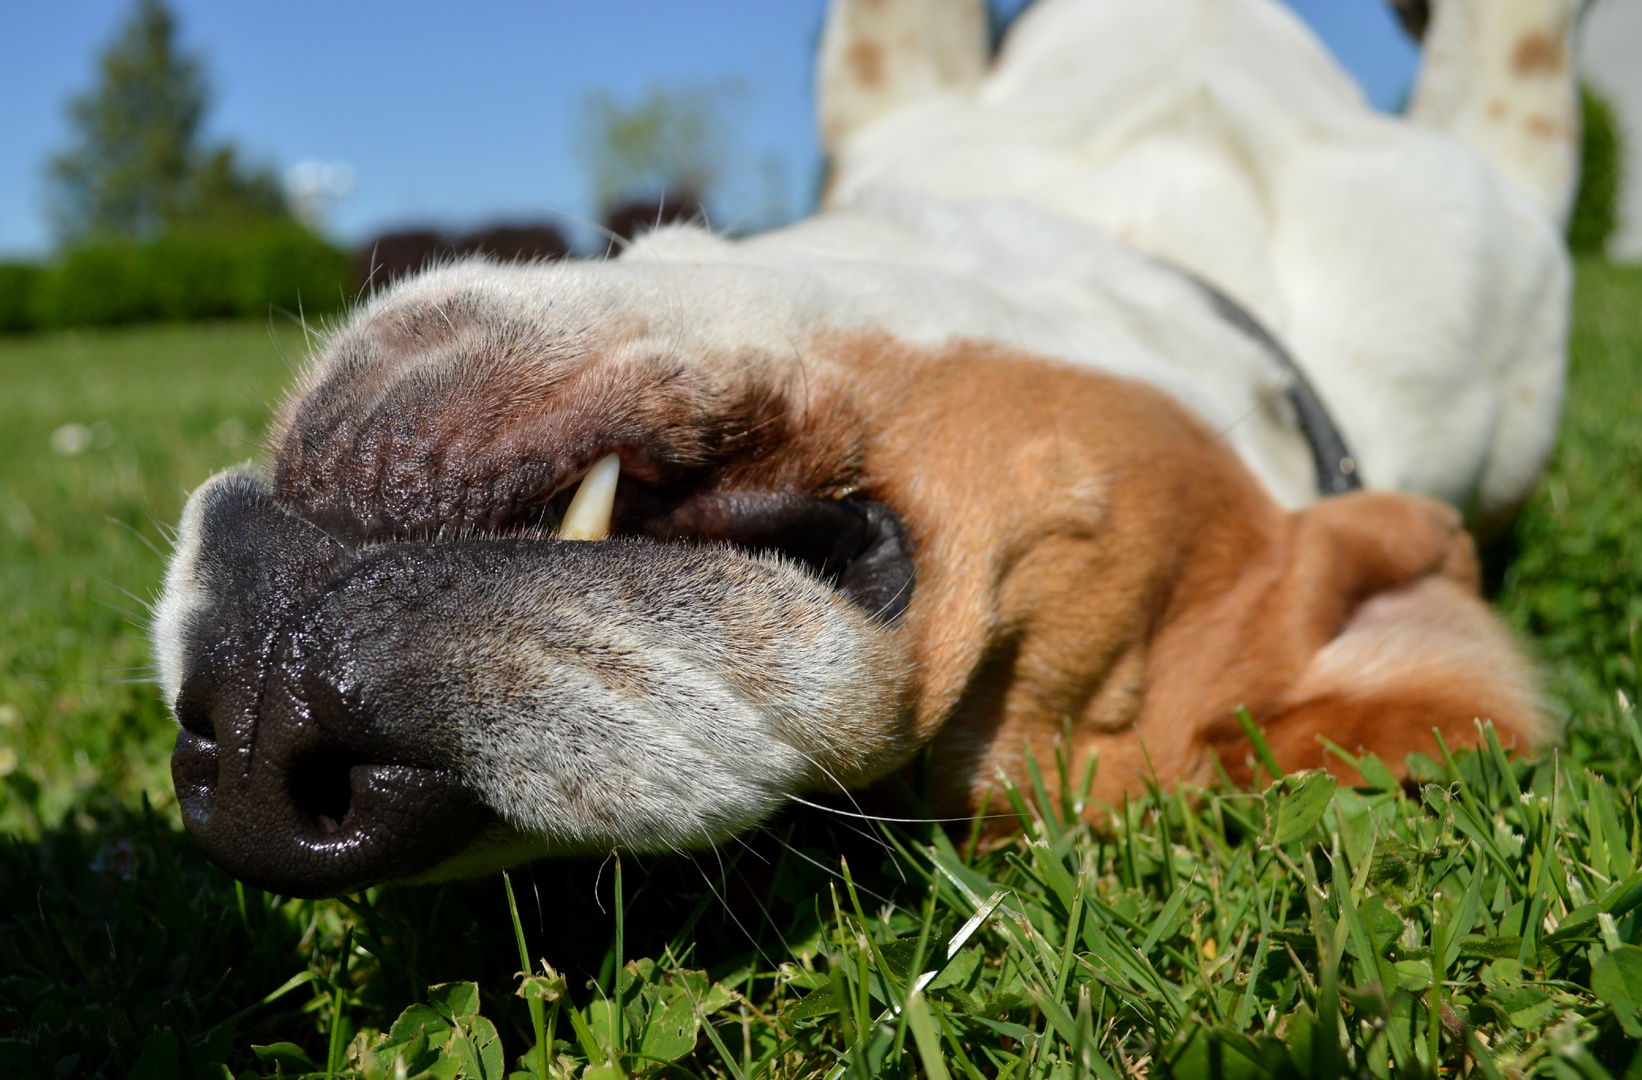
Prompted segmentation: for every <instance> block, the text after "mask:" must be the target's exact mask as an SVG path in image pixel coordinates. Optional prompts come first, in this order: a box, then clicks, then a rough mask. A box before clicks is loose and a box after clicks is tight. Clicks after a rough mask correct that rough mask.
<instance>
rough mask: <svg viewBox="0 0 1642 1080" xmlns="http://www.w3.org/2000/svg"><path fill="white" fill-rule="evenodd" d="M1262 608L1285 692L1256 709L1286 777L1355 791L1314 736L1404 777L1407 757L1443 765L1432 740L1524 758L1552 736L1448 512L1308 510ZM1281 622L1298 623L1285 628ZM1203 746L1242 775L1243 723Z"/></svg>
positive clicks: (1350, 499) (1413, 502) (1422, 504)
mask: <svg viewBox="0 0 1642 1080" xmlns="http://www.w3.org/2000/svg"><path fill="white" fill-rule="evenodd" d="M1261 606H1262V607H1263V608H1264V609H1265V611H1266V612H1267V613H1268V621H1267V623H1266V626H1267V628H1271V629H1278V630H1279V631H1280V632H1281V633H1282V635H1283V644H1284V645H1286V646H1287V648H1288V649H1289V654H1288V657H1287V659H1288V661H1289V662H1288V663H1287V664H1285V663H1283V662H1282V661H1281V660H1279V661H1278V663H1277V664H1276V667H1277V669H1278V670H1281V669H1283V668H1285V667H1286V668H1287V669H1288V674H1286V675H1285V677H1284V681H1285V682H1286V683H1287V685H1285V686H1282V687H1280V688H1279V687H1277V686H1268V687H1266V690H1267V691H1268V693H1267V694H1266V695H1264V700H1263V701H1259V702H1258V704H1257V700H1258V699H1256V700H1250V701H1249V702H1248V704H1249V707H1250V709H1251V710H1252V711H1253V712H1254V713H1255V717H1256V719H1257V720H1258V721H1259V723H1260V724H1261V726H1262V727H1264V728H1265V733H1266V739H1267V742H1268V743H1269V744H1270V745H1271V749H1272V751H1273V753H1274V754H1275V755H1276V757H1277V761H1278V763H1279V764H1280V765H1281V766H1282V767H1283V768H1284V769H1285V770H1290V769H1302V768H1317V767H1326V768H1328V769H1329V771H1331V772H1333V773H1335V774H1336V775H1338V776H1340V777H1341V779H1343V780H1350V781H1355V780H1356V779H1357V777H1356V774H1355V772H1354V771H1353V770H1352V769H1350V768H1349V767H1347V766H1345V765H1344V764H1343V763H1341V762H1340V761H1339V760H1338V759H1337V758H1334V757H1333V756H1332V755H1329V754H1327V753H1325V751H1324V749H1323V746H1322V744H1321V743H1320V742H1319V740H1318V736H1323V737H1325V738H1327V739H1329V740H1330V741H1332V742H1334V743H1337V744H1339V745H1340V746H1342V747H1343V748H1345V749H1346V750H1348V751H1351V752H1352V753H1359V752H1363V751H1367V752H1372V753H1373V754H1375V755H1376V756H1377V757H1379V758H1380V759H1381V760H1382V761H1384V762H1385V764H1386V765H1388V766H1390V768H1391V769H1392V770H1393V771H1394V772H1396V773H1397V774H1398V775H1401V774H1402V771H1403V769H1404V759H1405V758H1406V757H1407V756H1408V755H1409V754H1410V753H1411V752H1413V751H1416V750H1418V751H1421V752H1424V753H1428V754H1431V755H1433V756H1435V755H1436V754H1437V753H1438V752H1439V751H1438V744H1437V739H1436V737H1435V736H1434V735H1433V733H1432V732H1433V729H1436V730H1437V731H1439V732H1441V733H1442V738H1443V740H1444V741H1445V742H1446V743H1447V744H1448V746H1449V747H1451V748H1452V747H1458V746H1462V745H1474V744H1475V743H1476V742H1477V737H1478V736H1477V729H1476V721H1477V720H1483V721H1492V722H1493V724H1494V726H1495V728H1496V729H1497V731H1498V734H1499V738H1500V741H1501V742H1502V743H1504V744H1505V745H1506V746H1511V745H1513V744H1514V745H1515V746H1517V747H1518V748H1519V749H1522V750H1526V749H1528V748H1529V747H1531V746H1533V745H1535V744H1536V743H1539V742H1542V741H1544V740H1545V739H1546V737H1547V736H1548V734H1549V732H1548V731H1547V730H1546V725H1545V720H1544V717H1543V713H1542V711H1541V708H1540V705H1539V700H1538V695H1537V692H1536V687H1535V681H1534V678H1533V667H1532V665H1531V664H1530V663H1529V661H1528V660H1527V659H1526V658H1525V657H1524V656H1523V654H1522V652H1521V651H1520V650H1519V649H1518V647H1517V646H1516V643H1515V642H1514V641H1513V640H1512V637H1511V634H1510V632H1509V630H1507V629H1506V627H1505V625H1504V624H1503V623H1502V622H1501V620H1500V618H1499V617H1498V616H1497V615H1496V614H1495V613H1494V612H1493V611H1492V610H1490V609H1489V607H1488V605H1487V604H1485V603H1484V602H1483V600H1482V599H1481V597H1480V596H1479V595H1478V571H1477V561H1476V555H1475V551H1474V548H1473V546H1472V543H1471V539H1470V537H1469V536H1468V535H1467V534H1466V533H1465V532H1463V531H1461V530H1460V528H1459V515H1458V514H1457V513H1455V512H1454V511H1453V510H1452V509H1451V508H1449V507H1447V506H1445V505H1443V504H1440V503H1435V502H1432V501H1430V500H1426V499H1415V498H1411V497H1408V496H1398V495H1382V494H1365V495H1353V496H1346V497H1342V498H1337V499H1327V500H1324V501H1323V502H1320V503H1318V504H1316V505H1315V506H1313V507H1311V508H1309V509H1308V510H1305V511H1302V512H1301V513H1300V514H1299V515H1297V516H1296V520H1295V523H1294V531H1293V534H1292V543H1291V547H1290V553H1289V558H1288V560H1287V563H1286V565H1285V567H1284V569H1283V571H1282V574H1281V576H1280V577H1279V579H1278V580H1277V582H1276V583H1275V585H1274V586H1273V587H1272V589H1271V590H1270V592H1269V593H1268V594H1267V603H1266V604H1263V605H1261ZM1279 611H1287V612H1291V613H1292V614H1291V615H1290V616H1289V619H1288V621H1287V625H1286V626H1285V625H1284V622H1285V620H1284V618H1283V616H1282V615H1281V614H1279ZM1273 644H1275V642H1274V641H1273V640H1272V639H1271V638H1270V637H1267V639H1266V646H1267V647H1270V646H1271V645H1273ZM1295 650H1299V653H1300V655H1296V654H1295ZM1268 655H1271V654H1268ZM1205 741H1206V742H1207V743H1208V745H1209V746H1210V747H1211V748H1213V749H1214V750H1216V751H1217V752H1218V753H1219V754H1220V756H1221V760H1222V761H1223V762H1225V763H1226V765H1227V767H1228V768H1229V769H1231V771H1232V772H1233V773H1234V775H1235V774H1236V773H1238V772H1243V774H1244V775H1245V776H1246V775H1247V762H1246V758H1247V754H1248V751H1249V746H1248V743H1247V741H1246V740H1245V739H1244V738H1243V736H1242V734H1241V731H1240V730H1239V729H1238V727H1237V725H1236V723H1235V721H1217V722H1216V723H1215V724H1214V725H1213V726H1212V728H1211V730H1210V731H1209V732H1208V734H1207V737H1206V739H1205ZM1239 766H1241V768H1239Z"/></svg>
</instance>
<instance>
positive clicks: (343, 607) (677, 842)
mask: <svg viewBox="0 0 1642 1080" xmlns="http://www.w3.org/2000/svg"><path fill="white" fill-rule="evenodd" d="M780 503H781V500H776V503H773V504H772V503H771V502H769V501H768V500H764V501H758V500H755V501H754V504H752V505H753V506H754V509H756V510H758V511H759V512H760V513H762V514H763V515H764V516H763V518H761V519H760V520H762V521H763V524H762V525H760V526H758V527H756V528H754V527H751V526H747V527H740V526H738V528H740V531H741V532H743V533H747V534H749V535H757V536H764V537H766V538H768V537H770V536H772V535H774V534H775V533H779V532H780V530H779V529H776V528H774V526H773V525H772V524H771V523H772V522H776V521H777V520H781V519H783V518H782V515H781V514H779V513H776V512H775V509H772V507H776V508H778V507H777V506H776V504H780ZM704 506H705V509H704V508H703V507H704ZM709 511H711V512H709ZM744 511H746V507H742V508H740V509H737V508H735V507H731V508H729V509H726V508H725V507H724V506H723V505H720V504H718V503H709V504H703V505H698V506H697V507H696V509H695V510H694V511H692V514H693V516H692V514H685V515H683V516H682V517H679V518H678V520H681V521H684V522H686V523H688V522H689V521H696V522H698V523H700V522H709V523H710V522H718V523H720V524H721V525H722V524H723V523H724V522H726V521H730V522H732V523H733V522H743V524H745V521H744V519H748V518H749V515H748V513H746V512H744ZM804 513H808V514H809V515H810V518H809V519H805V518H804V517H803V514H804ZM848 513H849V514H851V515H854V516H853V517H852V518H851V520H856V521H857V523H858V524H861V526H862V527H861V528H860V529H857V530H856V533H855V534H852V535H853V536H854V539H850V540H848V542H846V543H843V547H842V548H840V547H839V545H838V544H836V543H835V544H831V545H830V546H829V545H826V544H823V545H820V546H821V548H824V549H826V550H827V551H831V552H834V553H836V552H837V551H840V550H843V551H845V552H846V554H847V555H848V557H845V558H843V561H842V562H836V564H829V563H828V562H827V561H826V559H824V558H823V559H820V564H819V566H818V564H817V558H816V557H814V553H813V552H810V553H806V552H805V551H803V550H798V551H794V552H791V553H788V554H783V551H782V549H781V547H780V546H778V545H774V544H772V545H770V547H771V550H751V549H750V548H749V547H747V546H738V545H737V544H735V543H732V542H727V541H726V540H725V539H716V538H714V537H713V536H712V534H711V531H710V530H708V529H706V528H705V527H703V529H702V530H700V532H699V536H700V539H697V538H689V539H684V538H680V539H678V540H676V541H675V542H659V541H657V540H655V539H647V538H616V539H611V540H606V541H602V542H573V541H564V540H555V539H548V538H544V537H541V536H536V535H530V534H528V533H526V534H523V535H514V536H500V537H473V538H466V539H460V540H449V541H438V540H404V541H391V542H376V543H371V544H368V545H363V546H351V545H350V544H349V543H347V542H346V541H345V540H339V539H337V538H336V537H333V536H331V535H328V534H327V533H326V532H325V531H324V530H322V529H320V528H319V527H317V526H315V525H313V524H312V523H310V522H308V521H304V520H302V519H300V518H298V517H296V516H295V515H293V514H291V513H289V512H288V511H286V510H285V509H284V508H282V507H281V506H280V505H278V504H277V503H276V502H275V501H274V500H273V499H272V498H271V497H270V495H269V494H268V492H267V490H266V488H265V487H264V486H263V485H262V483H261V482H260V481H259V480H257V479H256V477H254V476H253V475H251V474H249V473H245V472H235V473H229V474H224V475H222V476H219V477H216V478H213V479H212V480H211V481H209V482H207V484H205V485H204V486H203V487H202V488H201V489H200V490H199V491H198V492H196V493H195V495H194V496H193V498H192V500H191V501H190V506H189V508H188V510H187V512H186V513H185V517H184V528H183V532H182V535H181V537H180V539H179V544H178V550H177V553H176V555H175V558H174V562H173V565H172V567H171V570H170V573H169V574H168V578H167V585H166V591H165V595H164V597H163V598H162V601H161V604H160V618H159V620H158V622H157V624H156V638H157V641H156V644H157V647H158V649H159V652H160V656H161V667H162V671H163V672H164V673H165V674H166V676H167V678H166V684H167V685H166V691H167V694H168V696H169V697H170V698H171V700H172V702H173V704H174V705H175V707H176V710H177V714H178V718H179V721H180V723H181V725H182V731H181V733H180V735H179V738H178V747H177V751H176V754H175V756H174V760H173V772H174V774H175V777H176V781H177V786H178V793H179V799H180V801H181V803H182V805H183V810H184V820H185V822H186V824H187V827H188V830H189V832H190V834H191V835H193V836H194V838H195V839H196V840H197V841H198V842H199V844H200V845H201V847H202V848H203V849H204V850H205V851H206V853H207V854H208V855H210V856H212V857H213V858H215V859H216V860H217V861H218V862H219V863H221V864H222V865H223V866H225V867H226V868H228V869H229V870H230V871H231V872H233V873H235V874H236V875H238V876H240V877H243V878H245V879H246V880H249V881H252V882H254V883H256V884H259V885H262V886H263V887H265V888H270V889H273V890H276V891H280V892H285V893H293V894H302V895H313V894H319V893H329V892H336V891H341V890H345V889H349V888H353V887H357V886H359V885H363V884H367V883H370V882H374V881H380V880H388V879H396V880H406V879H426V878H429V877H430V876H432V877H451V876H460V875H464V874H470V873H481V872H484V871H486V870H489V869H492V868H494V867H497V866H502V865H507V864H508V863H509V862H516V861H520V860H522V859H527V858H532V857H536V856H541V855H556V854H575V853H586V852H593V851H600V850H609V849H610V848H611V847H622V848H627V849H634V850H651V851H654V850H669V849H675V850H676V849H683V848H691V847H700V846H703V845H708V844H713V843H716V842H719V841H721V840H724V839H726V838H728V837H730V836H732V835H734V834H735V833H737V832H740V831H743V830H745V829H747V828H749V827H752V826H754V825H756V824H757V823H758V822H760V821H762V820H763V819H764V818H766V817H768V816H769V815H770V814H771V813H773V812H774V811H775V810H777V809H779V808H780V807H781V806H782V805H783V804H784V802H786V801H787V799H788V798H789V796H791V795H794V794H798V793H800V792H805V791H814V790H825V789H832V790H836V789H838V788H840V787H855V786H859V785H860V784H863V783H866V782H868V781H870V780H872V779H874V778H876V777H877V776H880V775H882V774H884V773H885V772H887V771H889V770H891V769H893V768H895V767H897V766H898V765H899V764H900V763H901V762H903V761H904V760H905V759H906V758H907V757H908V756H909V755H910V753H911V752H912V750H913V749H914V745H913V741H912V736H911V733H910V730H909V724H910V721H909V720H908V712H909V710H908V708H907V698H908V694H909V686H910V675H909V664H908V662H907V658H906V656H905V653H904V646H903V644H902V643H901V641H900V639H899V637H898V635H897V633H896V631H895V629H894V626H893V621H894V620H893V615H894V613H895V612H896V611H898V610H899V608H900V606H904V593H905V591H906V589H907V588H908V587H909V586H910V562H909V561H907V560H906V559H905V556H906V550H905V549H906V545H905V540H904V535H903V534H901V533H900V531H899V527H898V525H895V526H894V527H890V525H889V524H886V521H885V520H884V519H883V515H884V514H887V511H882V510H881V509H878V510H872V509H869V510H852V511H849V512H848ZM817 515H819V517H818V516H817ZM752 516H753V517H756V516H757V515H752ZM789 516H790V515H789ZM823 517H826V512H825V511H823V510H818V509H816V508H815V507H811V506H807V505H806V506H805V507H803V508H802V513H798V514H797V520H799V521H800V524H803V523H804V522H805V521H808V525H806V526H805V527H802V528H799V529H797V533H796V534H797V535H801V536H807V537H811V538H813V537H814V535H815V534H816V529H817V528H819V526H817V525H816V524H815V522H816V521H817V520H820V518H823ZM888 520H889V521H891V522H892V521H893V518H892V516H891V517H890V518H889V519H888ZM721 531H728V532H730V533H735V532H736V531H737V529H736V528H731V529H728V530H721ZM857 534H858V535H857ZM703 539H704V540H706V541H707V542H702V540H703ZM850 553H853V554H850ZM903 561H906V566H905V567H904V568H902V567H901V563H902V562H903ZM897 580H899V581H900V585H899V586H897V587H895V588H894V596H892V597H891V599H892V601H894V602H891V603H886V602H885V594H886V591H887V590H891V588H892V586H894V583H895V582H896V581H897ZM401 781H403V783H402V784H401ZM400 787H403V788H404V790H399V788H400Z"/></svg>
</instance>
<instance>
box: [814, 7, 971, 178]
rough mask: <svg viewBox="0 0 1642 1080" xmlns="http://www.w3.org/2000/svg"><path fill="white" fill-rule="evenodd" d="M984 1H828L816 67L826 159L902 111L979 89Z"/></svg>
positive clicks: (817, 93) (817, 97)
mask: <svg viewBox="0 0 1642 1080" xmlns="http://www.w3.org/2000/svg"><path fill="white" fill-rule="evenodd" d="M987 52H988V48H987V20H986V5H985V4H984V3H982V0H832V5H831V7H830V8H829V9H828V11H827V24H826V28H825V30H824V31H823V32H822V34H821V56H820V59H819V62H818V63H817V64H816V100H817V102H819V113H820V116H819V120H820V126H821V145H822V147H823V148H824V149H825V150H826V152H827V153H828V154H833V153H835V152H836V151H837V149H838V147H839V145H840V144H841V143H842V142H843V141H844V140H845V139H846V138H848V137H849V136H850V135H851V134H852V133H854V132H855V131H857V130H859V129H860V128H862V127H864V126H865V125H866V124H867V123H869V122H870V121H872V120H873V119H875V118H877V117H879V116H881V115H883V114H884V113H887V112H890V111H891V110H894V109H896V108H899V107H901V106H902V105H907V104H910V103H911V102H914V101H919V100H922V99H924V98H928V97H933V96H935V95H937V94H943V93H965V92H968V91H970V90H972V89H974V87H975V86H977V85H978V84H979V83H980V81H981V76H982V75H984V74H985V72H986V65H987Z"/></svg>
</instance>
